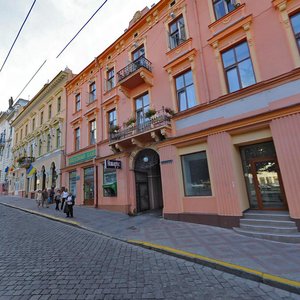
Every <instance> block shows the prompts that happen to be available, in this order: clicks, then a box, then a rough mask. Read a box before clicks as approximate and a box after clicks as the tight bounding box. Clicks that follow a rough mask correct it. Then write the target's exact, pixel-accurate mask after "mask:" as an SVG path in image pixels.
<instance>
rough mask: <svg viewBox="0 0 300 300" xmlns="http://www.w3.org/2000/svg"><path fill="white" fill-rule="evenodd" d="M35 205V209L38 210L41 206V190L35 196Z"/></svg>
mask: <svg viewBox="0 0 300 300" xmlns="http://www.w3.org/2000/svg"><path fill="white" fill-rule="evenodd" d="M35 197H36V204H37V207H38V208H39V207H40V206H41V204H42V200H43V194H42V191H41V190H38V191H37V193H36V195H35Z"/></svg>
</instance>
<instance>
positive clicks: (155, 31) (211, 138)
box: [62, 0, 300, 227]
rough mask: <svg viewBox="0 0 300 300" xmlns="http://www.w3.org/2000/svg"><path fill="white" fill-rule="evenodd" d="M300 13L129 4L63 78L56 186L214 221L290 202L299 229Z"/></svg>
mask: <svg viewBox="0 0 300 300" xmlns="http://www.w3.org/2000/svg"><path fill="white" fill-rule="evenodd" d="M217 5H223V6H222V7H221V6H217ZM299 9H300V1H299V0H290V1H287V0H273V1H271V0H261V1H249V0H248V1H246V0H245V1H242V0H237V1H235V2H234V5H233V2H230V4H229V2H228V1H210V0H205V1H193V0H186V1H184V0H176V1H165V0H162V1H160V2H158V4H157V5H155V6H154V7H152V8H151V9H150V10H147V9H144V10H142V11H140V12H137V13H136V14H135V15H134V18H133V20H132V21H131V23H130V26H129V28H128V29H127V30H126V31H125V33H124V34H123V35H122V36H121V37H120V38H119V39H117V40H116V41H115V42H114V43H113V44H112V45H111V46H110V47H108V48H107V49H106V50H105V51H104V52H103V53H101V54H100V55H99V56H98V57H97V58H95V60H94V61H93V62H91V64H90V65H89V66H87V67H86V68H85V69H84V70H83V71H82V72H80V74H78V75H77V76H75V77H74V79H72V80H71V81H70V82H69V83H68V84H67V86H66V88H67V105H68V106H67V119H66V120H67V122H66V126H67V132H68V133H70V134H68V135H67V136H66V154H67V164H66V168H64V169H63V179H62V180H63V183H62V184H63V185H65V186H68V187H70V188H71V189H73V190H74V191H75V190H76V195H77V198H76V201H77V203H79V204H91V205H94V206H96V207H99V208H103V209H112V210H118V211H122V212H125V213H129V214H135V213H137V212H142V211H146V210H149V209H160V208H163V215H164V217H166V218H170V219H175V220H187V221H193V222H199V223H205V224H211V225H217V226H223V227H232V226H237V225H238V224H239V219H240V218H241V217H242V215H243V212H244V211H246V210H247V209H249V208H253V209H258V210H264V209H271V210H272V209H273V210H288V211H289V214H290V216H291V218H293V219H295V220H296V222H297V224H298V227H299V226H300V221H299V220H300V202H299V201H298V200H297V195H298V194H299V192H298V189H299V187H298V186H299V185H298V184H297V180H298V178H300V174H299V172H300V171H299V170H300V168H299V167H300V166H298V164H299V159H297V157H299V153H298V149H299V146H300V145H299V144H300V140H299V138H298V136H299V135H298V134H297V128H298V127H299V125H300V124H299V122H300V115H299V109H300V88H299V87H300V84H299V83H300V69H299V67H300V55H299V48H300V46H299V45H300V41H299V31H300V29H299V23H300V14H299ZM151 113H153V114H152V115H151ZM130 123H131V124H130Z"/></svg>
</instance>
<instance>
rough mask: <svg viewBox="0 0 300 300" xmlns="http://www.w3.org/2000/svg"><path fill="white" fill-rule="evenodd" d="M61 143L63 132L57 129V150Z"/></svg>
mask: <svg viewBox="0 0 300 300" xmlns="http://www.w3.org/2000/svg"><path fill="white" fill-rule="evenodd" d="M60 141H61V131H60V128H57V129H56V148H59V147H60V146H61V144H60Z"/></svg>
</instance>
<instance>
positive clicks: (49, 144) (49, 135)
mask: <svg viewBox="0 0 300 300" xmlns="http://www.w3.org/2000/svg"><path fill="white" fill-rule="evenodd" d="M50 150H51V134H50V133H48V135H47V152H50Z"/></svg>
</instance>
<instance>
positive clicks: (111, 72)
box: [106, 68, 115, 91]
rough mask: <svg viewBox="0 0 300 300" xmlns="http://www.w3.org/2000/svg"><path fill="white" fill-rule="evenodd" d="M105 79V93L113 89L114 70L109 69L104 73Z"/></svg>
mask: <svg viewBox="0 0 300 300" xmlns="http://www.w3.org/2000/svg"><path fill="white" fill-rule="evenodd" d="M106 78H107V91H110V90H111V89H112V88H114V87H115V70H114V68H111V69H109V70H108V71H107V73H106Z"/></svg>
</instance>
